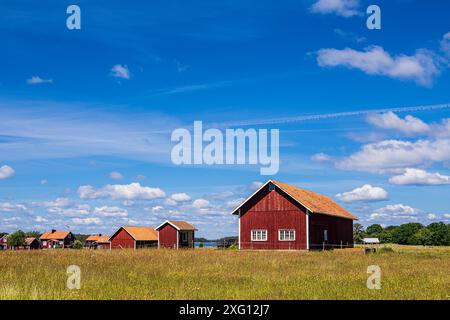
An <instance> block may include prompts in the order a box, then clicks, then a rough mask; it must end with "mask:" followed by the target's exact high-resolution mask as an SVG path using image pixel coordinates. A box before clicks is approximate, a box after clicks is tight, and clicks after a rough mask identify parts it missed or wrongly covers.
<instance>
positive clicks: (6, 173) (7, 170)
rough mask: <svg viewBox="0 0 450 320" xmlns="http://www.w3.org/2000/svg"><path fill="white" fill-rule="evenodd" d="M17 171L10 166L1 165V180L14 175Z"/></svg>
mask: <svg viewBox="0 0 450 320" xmlns="http://www.w3.org/2000/svg"><path fill="white" fill-rule="evenodd" d="M14 173H15V171H14V169H13V168H11V167H10V166H6V165H5V166H1V167H0V180H3V179H8V178H11V177H12V176H13V175H14Z"/></svg>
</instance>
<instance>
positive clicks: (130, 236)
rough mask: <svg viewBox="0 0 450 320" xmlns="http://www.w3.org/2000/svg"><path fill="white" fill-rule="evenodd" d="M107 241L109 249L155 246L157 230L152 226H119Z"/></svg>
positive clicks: (156, 244)
mask: <svg viewBox="0 0 450 320" xmlns="http://www.w3.org/2000/svg"><path fill="white" fill-rule="evenodd" d="M109 242H110V243H111V245H110V247H111V249H127V248H131V249H139V248H150V247H157V246H158V232H157V231H156V230H155V229H154V228H152V227H120V228H119V229H118V230H117V231H116V232H115V233H114V234H113V235H112V236H111V238H109Z"/></svg>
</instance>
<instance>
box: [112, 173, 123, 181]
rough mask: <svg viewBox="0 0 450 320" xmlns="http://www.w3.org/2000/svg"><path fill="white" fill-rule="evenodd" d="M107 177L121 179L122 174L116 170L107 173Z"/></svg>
mask: <svg viewBox="0 0 450 320" xmlns="http://www.w3.org/2000/svg"><path fill="white" fill-rule="evenodd" d="M109 177H110V178H111V179H114V180H120V179H123V175H122V174H121V173H120V172H117V171H113V172H111V173H110V174H109Z"/></svg>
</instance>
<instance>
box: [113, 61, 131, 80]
mask: <svg viewBox="0 0 450 320" xmlns="http://www.w3.org/2000/svg"><path fill="white" fill-rule="evenodd" d="M111 75H112V76H113V77H114V78H121V79H126V80H129V79H130V70H129V69H128V67H127V66H126V65H122V64H116V65H114V66H113V67H112V68H111Z"/></svg>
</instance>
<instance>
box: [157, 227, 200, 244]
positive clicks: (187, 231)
mask: <svg viewBox="0 0 450 320" xmlns="http://www.w3.org/2000/svg"><path fill="white" fill-rule="evenodd" d="M156 230H157V231H158V247H160V248H173V249H179V248H193V247H194V233H195V231H197V229H196V228H195V227H194V226H193V225H192V224H190V223H188V222H186V221H173V220H172V221H169V220H167V221H165V222H163V223H162V224H161V225H159V226H158V227H156Z"/></svg>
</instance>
